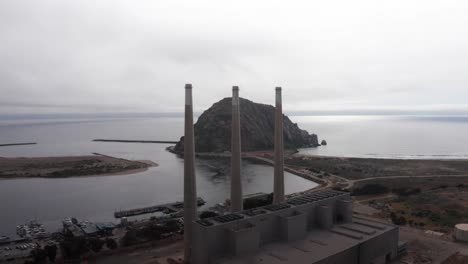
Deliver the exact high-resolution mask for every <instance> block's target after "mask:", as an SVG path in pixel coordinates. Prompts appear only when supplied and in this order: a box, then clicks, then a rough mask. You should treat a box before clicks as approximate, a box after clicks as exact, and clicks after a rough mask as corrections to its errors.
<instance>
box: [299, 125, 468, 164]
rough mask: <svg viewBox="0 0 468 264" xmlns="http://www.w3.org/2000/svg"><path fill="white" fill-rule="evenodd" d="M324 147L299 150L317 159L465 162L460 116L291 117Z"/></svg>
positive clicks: (466, 142)
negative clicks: (322, 141) (324, 141)
mask: <svg viewBox="0 0 468 264" xmlns="http://www.w3.org/2000/svg"><path fill="white" fill-rule="evenodd" d="M292 119H293V120H294V122H297V123H298V124H299V126H300V127H301V128H303V129H306V130H308V131H311V132H314V133H316V134H318V136H319V139H320V140H322V139H325V140H326V141H327V143H328V144H327V146H321V147H319V148H306V149H300V153H302V154H308V155H321V156H340V157H364V158H396V159H468V117H464V116H295V117H292Z"/></svg>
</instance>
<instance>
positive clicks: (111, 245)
mask: <svg viewBox="0 0 468 264" xmlns="http://www.w3.org/2000/svg"><path fill="white" fill-rule="evenodd" d="M106 247H107V248H108V249H116V248H117V242H115V240H114V239H112V238H107V239H106Z"/></svg>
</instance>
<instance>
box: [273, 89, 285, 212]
mask: <svg viewBox="0 0 468 264" xmlns="http://www.w3.org/2000/svg"><path fill="white" fill-rule="evenodd" d="M283 148H284V146H283V105H282V102H281V87H276V107H275V172H274V175H275V178H274V186H273V204H278V203H282V202H284V153H283V151H284V150H283Z"/></svg>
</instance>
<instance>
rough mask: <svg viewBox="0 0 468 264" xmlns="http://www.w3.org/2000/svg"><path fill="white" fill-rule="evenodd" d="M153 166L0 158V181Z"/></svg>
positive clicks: (91, 159)
mask: <svg viewBox="0 0 468 264" xmlns="http://www.w3.org/2000/svg"><path fill="white" fill-rule="evenodd" d="M153 166H157V164H156V163H154V162H152V161H149V160H140V161H136V160H135V161H134V160H127V159H120V158H114V157H110V156H104V155H93V156H65V157H34V158H24V157H17V158H5V157H0V178H3V179H11V178H32V177H41V178H65V177H82V176H91V175H102V176H104V175H125V174H132V173H138V172H142V171H145V170H147V169H148V168H149V167H153Z"/></svg>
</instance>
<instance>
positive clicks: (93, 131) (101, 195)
mask: <svg viewBox="0 0 468 264" xmlns="http://www.w3.org/2000/svg"><path fill="white" fill-rule="evenodd" d="M182 125H183V120H182V119H181V118H172V119H171V118H169V119H166V118H160V119H159V118H158V119H146V120H143V119H137V120H106V121H80V122H56V121H53V122H50V123H45V124H31V123H27V124H19V123H16V124H8V125H6V124H5V125H0V131H1V136H0V142H24V141H28V142H31V141H33V142H38V144H37V145H31V146H12V147H1V148H0V156H6V157H17V156H24V157H30V156H62V155H89V154H91V153H92V152H99V153H103V154H106V155H112V156H116V157H120V158H127V159H145V160H152V161H154V162H156V163H158V164H159V166H158V167H152V168H150V169H149V170H147V171H145V172H142V173H137V174H131V175H117V176H97V177H80V178H64V179H42V178H33V179H12V180H0V212H2V213H1V218H0V235H10V236H12V235H14V232H15V226H16V225H18V224H21V223H24V222H25V221H26V220H28V219H32V218H37V219H38V220H39V221H40V222H42V223H43V224H45V225H46V226H47V227H48V228H49V229H51V230H54V229H56V228H57V227H58V226H59V225H60V220H61V219H63V218H65V217H67V216H74V217H77V218H79V219H83V220H84V219H87V220H91V221H109V220H114V218H113V213H114V211H115V210H118V209H128V208H135V207H140V206H150V205H156V204H160V203H166V202H174V201H181V200H182V198H183V160H182V159H180V158H178V157H177V156H176V155H174V154H171V153H169V152H167V151H166V150H165V148H166V147H167V146H169V145H163V144H136V143H135V144H126V143H103V142H92V141H91V140H92V139H94V138H120V139H121V138H124V139H160V140H177V139H178V138H179V136H180V135H181V134H182ZM213 167H217V168H224V169H226V174H227V175H223V176H218V175H217V174H216V172H214V171H213V169H212V168H213ZM196 170H197V190H198V196H201V197H203V198H204V199H205V200H207V204H206V205H205V208H206V207H209V206H211V205H214V204H216V203H219V202H223V201H224V200H225V199H226V198H228V196H229V190H230V188H229V186H230V185H229V176H228V175H229V161H228V160H227V161H212V160H209V161H208V160H198V161H197V166H196ZM242 172H243V179H242V180H243V190H244V194H251V193H256V192H271V191H272V189H273V168H271V167H268V166H263V165H256V164H250V163H247V162H243V168H242ZM285 177H286V180H285V182H286V192H287V193H292V192H297V191H303V190H306V189H310V188H313V187H314V186H316V184H315V183H313V182H310V181H307V180H304V179H302V178H300V177H297V176H294V175H292V174H289V173H286V174H285Z"/></svg>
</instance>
